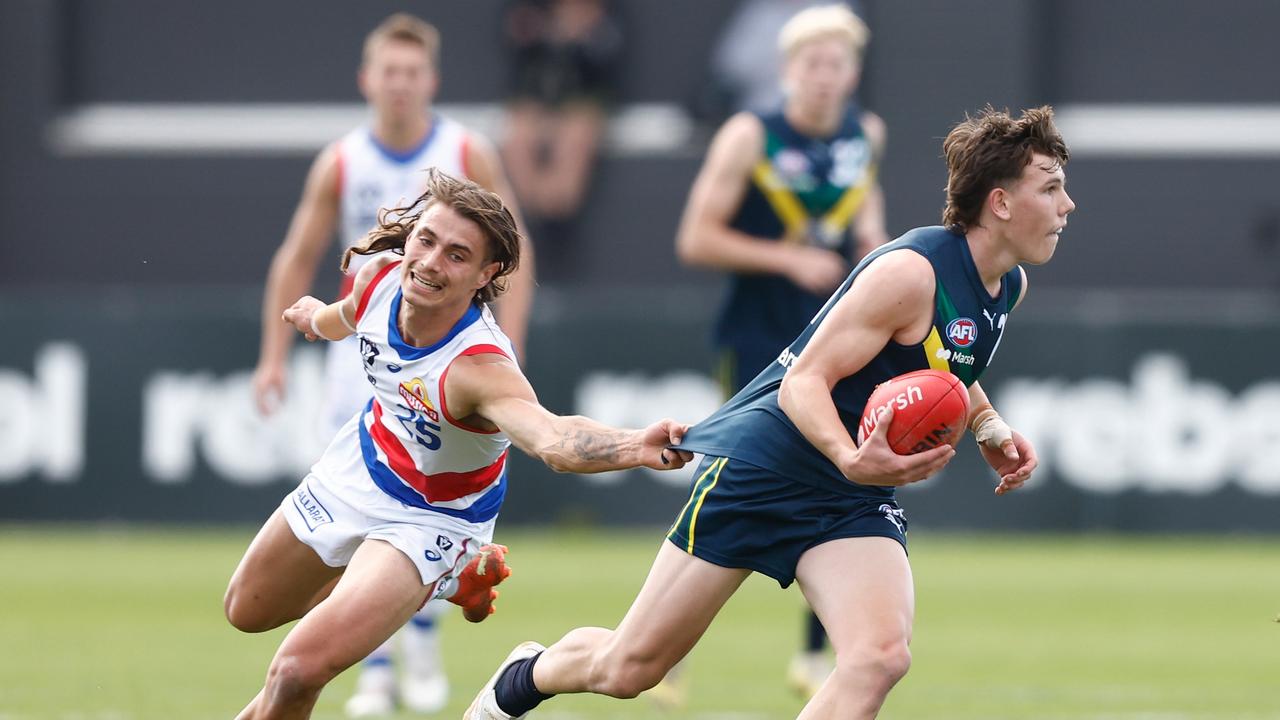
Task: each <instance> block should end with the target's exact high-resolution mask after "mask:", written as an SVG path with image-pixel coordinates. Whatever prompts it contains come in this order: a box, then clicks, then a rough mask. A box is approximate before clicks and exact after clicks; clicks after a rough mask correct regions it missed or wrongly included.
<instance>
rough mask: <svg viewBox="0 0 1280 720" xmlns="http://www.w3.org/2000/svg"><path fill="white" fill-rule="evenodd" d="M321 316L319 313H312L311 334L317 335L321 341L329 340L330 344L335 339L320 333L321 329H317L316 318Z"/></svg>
mask: <svg viewBox="0 0 1280 720" xmlns="http://www.w3.org/2000/svg"><path fill="white" fill-rule="evenodd" d="M319 314H320V312H319V311H316V312H313V313H311V334H312V335H315V336H316V337H318V338H320V339H321V340H328V341H329V342H333V338H331V337H329V336H328V335H325V334H324V333H322V332H320V328H318V327H316V316H317V315H319Z"/></svg>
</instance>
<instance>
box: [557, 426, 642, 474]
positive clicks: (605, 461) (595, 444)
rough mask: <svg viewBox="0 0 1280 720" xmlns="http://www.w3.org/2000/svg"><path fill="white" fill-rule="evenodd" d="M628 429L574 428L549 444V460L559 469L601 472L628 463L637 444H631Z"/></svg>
mask: <svg viewBox="0 0 1280 720" xmlns="http://www.w3.org/2000/svg"><path fill="white" fill-rule="evenodd" d="M627 435H628V433H623V432H620V431H617V430H612V429H610V430H592V429H587V428H581V427H578V428H572V429H570V430H569V431H568V432H566V433H565V434H564V435H563V436H561V437H560V439H559V440H557V441H556V442H555V443H553V444H551V445H550V446H549V447H547V457H546V458H545V459H546V460H548V461H549V464H550V465H551V466H552V467H553V468H556V469H563V470H572V471H577V472H598V471H601V470H609V469H615V468H618V467H621V466H626V465H629V463H630V462H631V460H630V458H629V457H628V456H629V455H630V454H632V453H634V451H635V448H634V447H629V446H630V445H632V444H633V443H631V442H628V440H629V438H627Z"/></svg>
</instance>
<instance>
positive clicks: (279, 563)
mask: <svg viewBox="0 0 1280 720" xmlns="http://www.w3.org/2000/svg"><path fill="white" fill-rule="evenodd" d="M341 573H342V568H338V567H330V566H329V565H326V564H325V563H324V561H322V560H321V559H320V556H319V555H317V554H316V552H315V551H314V550H312V549H311V548H310V547H308V546H307V545H305V544H303V543H302V541H300V540H298V538H297V536H296V535H294V533H293V530H292V529H291V528H290V527H289V524H288V522H286V521H285V519H284V517H283V515H282V514H281V509H280V508H276V511H275V512H273V513H272V514H271V517H270V518H268V519H267V522H266V523H264V524H263V526H262V529H261V530H259V531H258V535H257V536H256V537H255V538H254V539H253V542H252V543H250V545H249V549H248V550H246V551H245V553H244V557H243V558H241V559H240V564H239V566H237V567H236V570H235V573H233V574H232V576H231V582H230V584H229V585H228V587H227V612H228V614H229V615H230V614H232V613H235V614H236V615H237V617H238V618H240V619H243V620H244V623H243V624H246V625H253V626H256V625H261V624H263V623H270V622H273V621H274V622H277V623H278V622H284V621H287V620H292V619H293V618H296V617H299V616H301V615H302V614H303V613H305V612H306V611H307V609H309V608H310V607H311V606H312V605H314V604H315V602H316V596H317V595H318V594H319V593H320V592H321V591H322V590H323V589H325V588H326V587H327V586H328V585H330V584H331V583H332V581H333V579H334V578H336V577H338V575H340V574H341ZM237 617H233V618H232V621H233V622H236V620H237ZM255 620H256V621H255ZM237 624H238V625H239V624H241V623H237Z"/></svg>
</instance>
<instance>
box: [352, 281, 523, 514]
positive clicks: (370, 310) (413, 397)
mask: <svg viewBox="0 0 1280 720" xmlns="http://www.w3.org/2000/svg"><path fill="white" fill-rule="evenodd" d="M399 268H400V262H394V263H391V264H390V265H388V266H387V267H385V268H383V269H382V270H381V271H380V272H379V273H378V274H377V275H376V276H375V277H374V279H373V281H372V282H371V283H370V284H369V287H368V288H366V289H365V291H364V293H363V295H362V296H361V297H360V302H359V304H358V306H357V310H356V332H357V335H358V337H359V339H360V357H361V361H362V362H363V365H364V371H365V375H366V377H367V379H368V381H369V383H370V385H371V386H372V390H373V398H372V399H371V400H370V401H369V403H368V405H366V406H365V409H364V412H363V413H362V414H361V417H360V418H359V420H358V423H357V425H358V432H359V435H360V450H361V455H362V456H363V458H364V464H365V467H366V468H367V469H368V471H369V475H370V477H372V478H373V482H374V484H376V485H377V486H378V487H379V488H381V490H382V491H383V492H385V493H386V494H388V495H390V496H392V497H394V498H396V499H397V500H399V501H400V502H402V503H404V504H406V505H408V506H410V507H415V508H420V509H423V510H430V511H434V512H438V513H443V514H445V515H450V516H453V517H456V518H461V519H463V520H466V521H467V522H472V523H482V522H485V521H487V520H490V519H492V518H494V517H495V516H497V514H498V509H499V507H500V506H501V505H502V498H503V496H504V495H505V494H506V489H507V472H506V469H507V452H508V449H509V448H510V446H511V442H510V441H509V440H508V439H507V436H506V435H504V434H502V433H501V432H498V431H494V432H489V431H486V430H482V429H479V428H474V427H470V426H468V425H466V424H465V423H464V422H462V420H460V419H458V418H456V417H454V416H452V415H450V413H449V405H448V400H447V398H446V397H445V388H444V383H445V378H446V377H447V376H448V374H449V366H450V365H451V364H452V363H453V361H454V360H455V359H457V358H459V357H462V356H464V355H478V354H484V353H493V354H497V355H504V356H506V357H508V358H514V357H515V353H514V352H513V351H512V349H511V342H510V341H509V340H508V339H507V337H506V335H504V334H503V333H502V331H501V330H500V329H498V326H497V324H496V323H495V322H494V320H493V316H492V315H491V314H490V313H489V310H488V309H487V308H484V307H478V306H474V305H473V306H471V307H470V308H469V309H468V310H467V312H466V314H464V315H463V316H462V318H461V319H460V320H458V322H457V323H456V324H455V325H454V326H453V327H452V328H451V329H450V330H449V332H448V334H446V335H445V336H444V337H443V338H442V339H441V340H440V341H439V342H437V343H435V344H434V345H432V346H430V347H422V348H419V347H413V346H411V345H408V344H406V343H405V342H404V339H403V338H402V337H401V335H400V330H399V326H398V325H397V323H396V317H397V316H398V314H399V312H400V302H401V291H400V282H399V280H400V271H399Z"/></svg>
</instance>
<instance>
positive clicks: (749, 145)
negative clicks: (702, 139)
mask: <svg viewBox="0 0 1280 720" xmlns="http://www.w3.org/2000/svg"><path fill="white" fill-rule="evenodd" d="M764 138H765V130H764V123H763V122H761V120H760V118H759V117H758V116H757V115H756V114H755V113H750V112H740V113H736V114H735V115H733V116H732V117H730V118H729V119H728V120H726V121H725V123H724V125H722V126H720V129H719V130H718V131H716V136H715V138H713V139H712V141H711V152H710V154H709V155H710V157H717V156H720V155H731V156H735V157H738V158H741V159H742V161H744V162H747V163H749V164H754V163H755V162H756V161H758V160H759V159H760V158H762V157H763V156H764Z"/></svg>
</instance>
